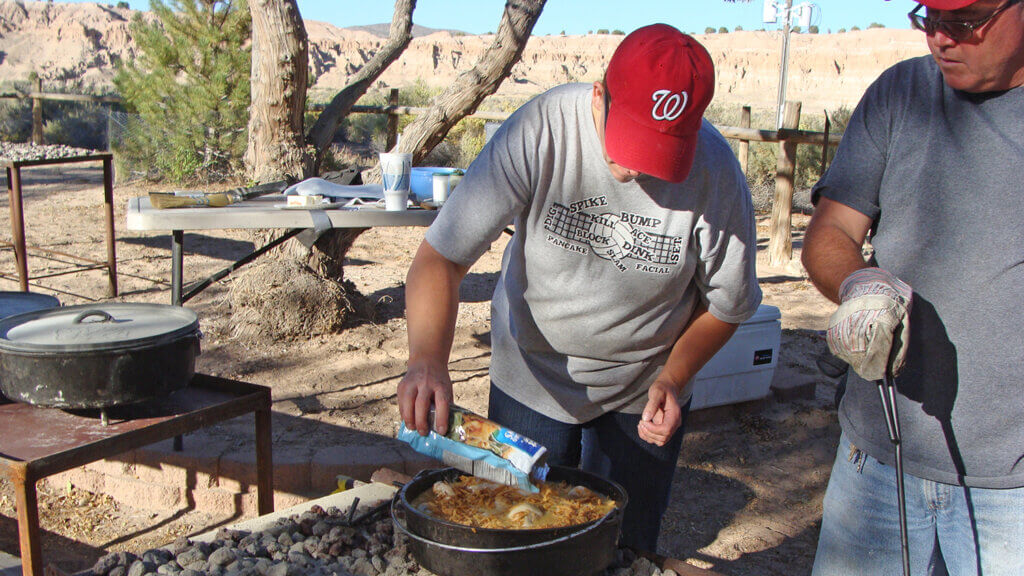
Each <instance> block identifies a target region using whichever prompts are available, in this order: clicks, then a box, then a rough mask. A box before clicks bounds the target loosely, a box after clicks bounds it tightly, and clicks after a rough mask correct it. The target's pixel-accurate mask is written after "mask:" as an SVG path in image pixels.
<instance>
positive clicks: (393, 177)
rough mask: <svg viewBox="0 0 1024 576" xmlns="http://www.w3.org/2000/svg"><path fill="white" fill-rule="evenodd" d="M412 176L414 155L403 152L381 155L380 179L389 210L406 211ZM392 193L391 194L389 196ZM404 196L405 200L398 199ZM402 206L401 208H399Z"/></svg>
mask: <svg viewBox="0 0 1024 576" xmlns="http://www.w3.org/2000/svg"><path fill="white" fill-rule="evenodd" d="M411 174H412V154H408V153H403V152H381V153H380V177H381V183H382V184H383V188H384V205H385V208H387V209H388V210H405V208H406V203H407V202H408V200H409V185H410V182H411ZM389 193H390V194H389ZM398 193H401V194H404V195H405V197H404V200H401V201H400V200H399V199H398ZM399 205H401V208H399V207H398V206H399Z"/></svg>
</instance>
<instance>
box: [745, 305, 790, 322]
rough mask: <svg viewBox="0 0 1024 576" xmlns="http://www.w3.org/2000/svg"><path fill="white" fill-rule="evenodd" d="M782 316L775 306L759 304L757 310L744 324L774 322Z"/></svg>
mask: <svg viewBox="0 0 1024 576" xmlns="http://www.w3.org/2000/svg"><path fill="white" fill-rule="evenodd" d="M781 318H782V312H780V311H779V308H778V307H777V306H769V305H767V304H761V305H760V306H758V307H757V312H754V315H753V316H751V317H750V319H749V320H747V321H746V322H744V324H757V323H759V322H774V321H776V320H780V319H781Z"/></svg>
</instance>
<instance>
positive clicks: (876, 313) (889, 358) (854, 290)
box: [826, 268, 912, 380]
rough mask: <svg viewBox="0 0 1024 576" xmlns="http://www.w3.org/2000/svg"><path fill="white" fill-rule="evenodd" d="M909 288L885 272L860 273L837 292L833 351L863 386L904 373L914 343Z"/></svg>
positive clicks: (832, 324)
mask: <svg viewBox="0 0 1024 576" xmlns="http://www.w3.org/2000/svg"><path fill="white" fill-rule="evenodd" d="M911 299H912V291H911V289H910V286H908V285H907V284H906V283H904V282H903V281H902V280H900V279H899V278H897V277H895V276H893V275H892V274H890V273H889V272H886V271H885V270H882V269H881V268H862V269H860V270H857V271H856V272H854V273H853V274H850V275H849V276H848V277H847V278H846V280H844V281H843V284H842V285H841V286H840V287H839V300H840V304H839V308H838V309H836V311H835V313H834V314H832V317H831V318H829V322H828V333H827V334H826V340H827V341H828V347H829V350H831V351H832V353H833V354H835V355H836V356H838V357H839V358H841V359H842V360H844V361H846V362H847V363H848V364H849V365H850V367H851V368H853V371H854V372H856V373H857V374H859V375H860V376H861V378H864V379H865V380H881V379H882V378H884V377H885V373H886V370H887V369H888V370H889V373H890V374H891V375H892V376H895V375H897V374H899V373H900V371H901V370H902V369H903V364H904V362H905V361H906V356H907V342H908V341H909V337H910V323H909V322H910V304H911Z"/></svg>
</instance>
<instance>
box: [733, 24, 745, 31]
mask: <svg viewBox="0 0 1024 576" xmlns="http://www.w3.org/2000/svg"><path fill="white" fill-rule="evenodd" d="M733 31H734V32H743V26H740V25H739V24H737V25H736V27H735V28H733Z"/></svg>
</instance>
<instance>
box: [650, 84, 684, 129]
mask: <svg viewBox="0 0 1024 576" xmlns="http://www.w3.org/2000/svg"><path fill="white" fill-rule="evenodd" d="M689 99H690V96H689V94H687V93H686V92H685V91H683V92H680V93H679V94H676V93H674V92H670V91H668V90H665V89H661V90H655V91H654V93H653V94H651V100H652V101H653V102H654V107H652V108H651V118H654V119H655V120H667V121H669V122H671V121H673V120H675V119H676V118H679V116H680V115H681V114H682V113H683V110H685V109H686V103H687V102H688V101H689Z"/></svg>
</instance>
